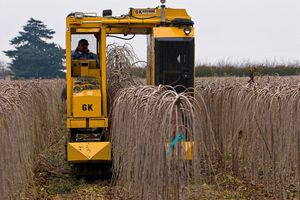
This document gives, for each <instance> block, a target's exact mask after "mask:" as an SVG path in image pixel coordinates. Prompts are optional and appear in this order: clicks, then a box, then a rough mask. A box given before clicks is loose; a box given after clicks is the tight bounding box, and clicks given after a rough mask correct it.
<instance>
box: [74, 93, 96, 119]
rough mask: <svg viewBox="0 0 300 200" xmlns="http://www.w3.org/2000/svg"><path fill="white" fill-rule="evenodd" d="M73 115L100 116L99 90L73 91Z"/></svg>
mask: <svg viewBox="0 0 300 200" xmlns="http://www.w3.org/2000/svg"><path fill="white" fill-rule="evenodd" d="M73 117H101V94H100V90H84V91H81V92H79V93H73Z"/></svg>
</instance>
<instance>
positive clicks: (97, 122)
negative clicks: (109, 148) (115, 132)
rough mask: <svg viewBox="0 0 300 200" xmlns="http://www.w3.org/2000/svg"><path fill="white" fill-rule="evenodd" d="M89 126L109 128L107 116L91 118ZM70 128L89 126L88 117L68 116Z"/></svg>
mask: <svg viewBox="0 0 300 200" xmlns="http://www.w3.org/2000/svg"><path fill="white" fill-rule="evenodd" d="M88 123H89V128H107V127H108V119H107V118H89V122H88ZM67 127H68V128H87V121H86V118H68V120H67Z"/></svg>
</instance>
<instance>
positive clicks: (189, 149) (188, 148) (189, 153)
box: [182, 142, 194, 160]
mask: <svg viewBox="0 0 300 200" xmlns="http://www.w3.org/2000/svg"><path fill="white" fill-rule="evenodd" d="M182 145H183V148H184V150H185V152H186V158H185V159H186V160H193V149H194V142H183V144H182Z"/></svg>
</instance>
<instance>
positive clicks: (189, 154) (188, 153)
mask: <svg viewBox="0 0 300 200" xmlns="http://www.w3.org/2000/svg"><path fill="white" fill-rule="evenodd" d="M176 145H182V147H183V149H184V151H185V156H184V158H182V159H184V160H193V149H194V142H190V141H189V142H185V141H183V142H180V143H177V144H176ZM169 146H170V143H166V151H168V149H169ZM174 148H175V147H174ZM175 153H176V152H172V153H171V154H170V159H172V158H173V157H174V156H175V157H176V156H177V155H176V154H175ZM174 154H175V155H174Z"/></svg>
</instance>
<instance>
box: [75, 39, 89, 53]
mask: <svg viewBox="0 0 300 200" xmlns="http://www.w3.org/2000/svg"><path fill="white" fill-rule="evenodd" d="M88 46H89V42H88V41H87V40H86V39H81V40H79V42H78V47H77V48H78V50H79V51H81V52H82V53H88V52H89V49H88Z"/></svg>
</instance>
